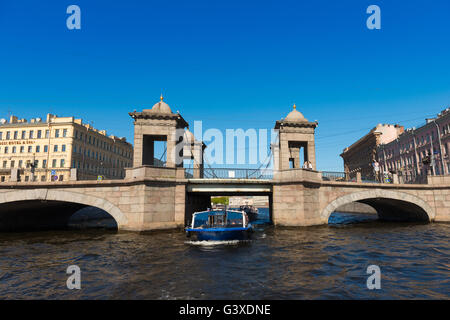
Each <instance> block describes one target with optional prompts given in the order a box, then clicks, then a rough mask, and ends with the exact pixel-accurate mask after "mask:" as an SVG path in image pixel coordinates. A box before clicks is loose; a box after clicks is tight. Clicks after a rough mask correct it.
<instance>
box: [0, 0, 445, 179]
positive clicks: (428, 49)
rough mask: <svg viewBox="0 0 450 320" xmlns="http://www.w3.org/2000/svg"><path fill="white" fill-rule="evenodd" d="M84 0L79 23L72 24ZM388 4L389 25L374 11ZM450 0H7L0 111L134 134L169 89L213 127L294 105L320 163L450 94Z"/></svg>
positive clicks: (1, 10)
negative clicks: (308, 125) (136, 123)
mask: <svg viewBox="0 0 450 320" xmlns="http://www.w3.org/2000/svg"><path fill="white" fill-rule="evenodd" d="M71 4H76V5H78V6H79V7H80V8H81V15H82V22H81V25H82V29H81V30H75V31H73V30H68V29H67V28H66V18H67V17H68V15H67V14H66V8H67V7H68V6H69V5H71ZM371 4H376V5H378V6H379V7H380V8H381V30H368V29H367V28H366V19H367V17H368V16H369V15H368V14H366V8H367V7H368V6H369V5H371ZM449 15H450V2H449V1H447V0H442V1H433V2H430V1H423V0H420V1H419V0H409V1H378V0H377V1H375V0H371V1H364V0H354V1H352V0H343V1H323V0H317V1H300V0H295V1H281V0H278V1H234V0H229V1H212V0H208V1H196V0H193V1H175V0H172V1H151V0H148V1H136V0H127V1H121V0H118V1H96V0H89V1H84V0H72V1H61V0H58V1H45V0H44V1H31V0H23V1H12V0H9V1H8V0H2V1H1V2H0V46H1V47H0V117H7V115H8V112H13V113H14V114H16V115H17V116H19V117H24V118H31V117H36V116H42V117H44V116H45V114H46V113H47V112H53V113H56V114H58V115H59V116H71V115H74V116H76V117H81V118H83V119H84V120H86V121H93V124H94V126H95V127H96V128H100V129H107V130H108V132H109V133H112V134H115V135H118V136H126V137H127V139H128V140H130V141H132V140H133V126H132V121H131V118H130V117H129V116H128V112H130V111H133V110H134V109H137V110H140V109H142V108H145V107H149V106H152V105H153V104H154V103H155V102H157V101H158V99H159V95H160V92H161V90H162V91H163V93H164V96H165V101H166V102H167V103H168V104H169V105H170V106H171V107H172V110H173V111H176V110H179V111H180V112H181V113H182V115H183V117H184V118H185V119H186V120H187V121H188V122H190V123H191V124H193V122H194V120H203V128H204V129H207V128H219V129H222V130H225V128H244V129H247V128H268V129H269V128H273V126H274V124H275V120H277V119H280V118H282V117H285V116H286V115H287V113H288V112H289V111H290V110H291V108H292V104H293V103H296V104H297V106H298V109H299V110H300V111H301V112H302V113H303V114H304V115H305V117H306V118H308V119H309V120H311V121H312V120H318V121H319V127H318V129H317V134H316V155H317V162H318V169H320V170H329V171H342V170H343V166H342V160H341V158H340V157H339V154H340V153H341V152H342V150H343V148H344V147H346V146H348V145H350V144H351V143H352V142H354V141H355V140H357V139H358V138H359V137H361V136H362V135H364V134H365V133H366V132H367V131H368V130H370V129H371V128H372V127H374V126H375V125H376V124H377V123H400V124H403V125H405V126H407V127H410V126H415V125H418V124H420V123H422V122H423V121H424V118H425V117H428V116H431V115H434V114H436V113H438V112H439V111H440V110H442V109H443V108H445V107H446V106H449V105H450V59H449V57H450V50H449V49H450V24H449V23H448V16H449Z"/></svg>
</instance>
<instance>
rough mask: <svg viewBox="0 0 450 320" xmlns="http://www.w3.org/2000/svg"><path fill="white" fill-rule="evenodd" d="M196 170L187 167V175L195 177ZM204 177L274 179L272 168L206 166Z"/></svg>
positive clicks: (187, 176) (188, 177)
mask: <svg viewBox="0 0 450 320" xmlns="http://www.w3.org/2000/svg"><path fill="white" fill-rule="evenodd" d="M193 176H194V170H193V169H192V168H186V169H185V177H186V178H187V179H190V178H193ZM203 178H204V179H272V178H273V171H272V169H242V168H204V169H203Z"/></svg>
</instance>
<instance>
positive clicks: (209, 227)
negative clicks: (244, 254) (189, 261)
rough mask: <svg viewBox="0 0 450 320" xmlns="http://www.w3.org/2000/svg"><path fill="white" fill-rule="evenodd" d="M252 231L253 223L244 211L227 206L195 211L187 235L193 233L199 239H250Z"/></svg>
mask: <svg viewBox="0 0 450 320" xmlns="http://www.w3.org/2000/svg"><path fill="white" fill-rule="evenodd" d="M252 231H253V227H252V224H251V223H250V222H249V219H248V216H247V214H246V213H245V212H244V211H237V210H227V209H226V208H225V209H224V210H208V211H200V212H196V213H194V214H193V216H192V223H191V226H190V227H187V228H186V235H187V236H188V237H190V236H191V235H193V236H194V237H196V238H197V240H198V241H214V240H215V241H218V240H220V241H223V240H226V241H230V240H248V239H250V234H251V232H252Z"/></svg>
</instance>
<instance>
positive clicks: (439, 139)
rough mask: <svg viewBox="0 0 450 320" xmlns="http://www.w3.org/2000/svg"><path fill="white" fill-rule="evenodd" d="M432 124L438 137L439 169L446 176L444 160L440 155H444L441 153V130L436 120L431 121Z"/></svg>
mask: <svg viewBox="0 0 450 320" xmlns="http://www.w3.org/2000/svg"><path fill="white" fill-rule="evenodd" d="M433 123H434V124H435V125H436V128H437V136H438V141H439V159H440V160H441V168H442V170H443V171H444V172H443V173H445V174H448V170H447V168H446V167H445V165H444V159H443V157H442V155H443V154H444V153H443V152H442V141H441V130H440V129H439V125H438V124H437V123H436V119H434V120H433ZM433 153H434V150H433Z"/></svg>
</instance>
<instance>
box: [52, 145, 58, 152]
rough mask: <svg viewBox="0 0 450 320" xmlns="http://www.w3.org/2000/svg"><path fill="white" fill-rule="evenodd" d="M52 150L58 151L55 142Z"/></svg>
mask: <svg viewBox="0 0 450 320" xmlns="http://www.w3.org/2000/svg"><path fill="white" fill-rule="evenodd" d="M53 152H58V145H57V144H55V145H54V146H53Z"/></svg>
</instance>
